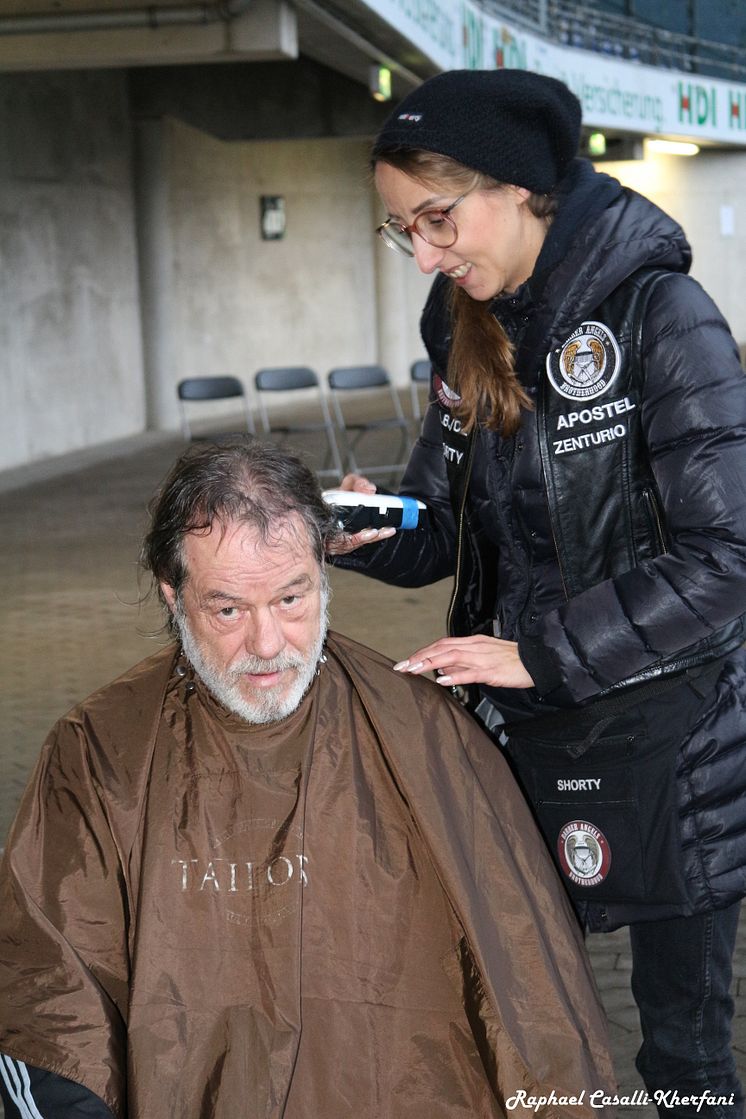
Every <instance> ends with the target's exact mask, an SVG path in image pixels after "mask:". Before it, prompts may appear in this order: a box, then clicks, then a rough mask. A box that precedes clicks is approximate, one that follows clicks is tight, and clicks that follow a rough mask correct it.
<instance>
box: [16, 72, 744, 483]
mask: <svg viewBox="0 0 746 1119" xmlns="http://www.w3.org/2000/svg"><path fill="white" fill-rule="evenodd" d="M282 65H284V64H282ZM300 72H301V71H299V73H300ZM288 74H290V72H289V71H288ZM288 80H290V78H289V79H288ZM127 89H128V82H127V75H126V74H125V73H123V72H117V71H106V72H102V71H99V72H96V71H89V72H85V73H76V72H66V73H57V74H53V73H52V74H4V75H0V255H1V257H2V269H0V469H3V468H9V467H13V466H16V465H21V464H27V463H33V462H36V461H39V460H42V459H46V458H48V457H50V456H54V455H59V454H64V453H65V452H69V451H73V450H78V449H81V448H85V447H88V446H92V445H94V444H100V443H105V442H108V441H114V440H117V439H121V438H123V437H126V436H128V435H132V434H136V433H138V432H141V431H143V430H144V428H145V427H146V426H147V425H148V424H149V425H150V426H151V427H163V428H175V427H176V426H177V424H178V413H177V407H176V394H175V386H176V382H177V381H178V380H179V379H180V378H182V377H186V376H190V375H194V374H211V373H233V374H236V375H238V376H240V377H241V378H242V379H243V380H244V381H245V382H246V383H247V384H250V383H251V379H252V376H253V373H254V372H255V371H256V370H257V369H258V368H260V367H262V366H268V365H288V364H304V365H311V366H312V367H314V368H315V369H316V370H317V371H318V372H319V374H320V375H321V376H322V377H324V376H325V374H326V372H327V370H328V369H329V368H331V367H332V366H335V365H344V364H357V363H362V362H374V361H380V362H382V363H383V364H385V365H386V366H387V367H388V368H389V369H390V371H391V373H392V374H393V376H394V378H395V379H396V380H397V381H398V383H399V384H400V385H404V384H405V383H406V382H407V377H408V366H409V364H410V363H411V362H412V361H413V360H415V359H416V358H418V357H421V356H423V348H422V344H421V342H420V339H419V333H418V319H419V313H420V310H421V307H422V305H423V303H424V300H425V298H426V295H427V291H428V288H429V285H430V279H429V278H428V277H422V276H420V275H419V273H418V272H417V269H416V266H415V265H414V263H413V262H411V261H408V260H406V259H404V258H398V257H396V256H395V254H393V253H391V252H389V251H388V250H386V249H385V248H384V247H383V246H382V245H381V244H380V242H379V241H378V239H377V238H375V237H374V235H373V228H374V226H375V225H376V224H377V223H378V222H379V221H380V220H381V219H382V216H383V215H382V208H381V206H380V203H379V202H378V201H377V200H376V198H375V193H374V191H373V189H372V187H371V185H370V182H369V175H368V168H367V153H368V142H367V140H365V139H363V138H360V137H344V136H336V137H327V138H318V137H313V136H306V137H297V138H295V139H278V140H270V139H248V140H246V139H242V140H234V141H227V140H220V139H217V138H215V137H214V136H211V135H208V134H207V133H205V132H203V131H200V130H198V129H196V128H194V127H192V126H190V125H188V124H186V123H184V122H182V121H179V120H177V119H175V118H173V117H163V116H157V117H156V118H149V119H139V118H136V115H135V114H133V112H132V102H131V101H130V100H129V99H128V94H127ZM141 93H142V91H141ZM150 94H152V90H151V91H150ZM150 94H149V95H150ZM138 108H139V110H142V96H141V98H140V102H138ZM211 111H212V112H213V113H214V112H216V110H215V106H214V105H213V108H212V110H211ZM247 111H250V109H247ZM263 111H264V116H263V117H262V120H264V122H265V124H266V121H267V119H268V118H267V110H266V106H265V109H264V110H263ZM308 127H310V125H308ZM606 169H607V170H609V171H610V172H611V173H612V174H614V173H616V174H618V175H619V177H620V178H622V179H623V180H624V181H626V182H628V183H630V185H632V186H635V187H636V188H637V189H639V190H641V191H642V192H643V193H645V194H647V195H649V196H650V197H651V198H653V199H654V200H655V201H657V202H658V203H659V204H660V205H662V206H663V208H664V209H666V210H668V211H669V212H670V213H671V214H673V216H674V217H676V218H678V219H679V220H680V221H681V222H682V224H683V225H684V228H685V229H686V231H687V233H688V235H689V237H690V239H691V241H692V244H693V247H694V260H695V263H694V269H693V272H694V275H695V276H696V277H697V278H698V279H700V280H701V282H702V283H703V284H704V286H705V287H706V289H707V290H708V291H709V292H710V293H711V294H712V296H713V297H714V299H715V300H716V302H717V303H718V304H719V305H720V307H721V308H722V310H723V312H724V313H725V315H726V317H727V318H728V319H729V321H730V323H731V327H732V329H733V332H734V334H735V336H736V339H737V341H739V342H741V343H743V342H744V341H746V306H745V305H744V303H743V300H742V296H741V286H742V285H741V277H742V276H743V272H744V267H745V266H744V261H745V260H746V154H744V153H742V152H738V153H726V152H703V153H702V154H701V155H699V156H698V157H697V158H695V159H689V160H687V159H681V158H678V159H677V158H673V157H668V158H661V157H657V158H655V159H652V160H648V161H645V162H644V163H636V164H619V165H607V166H606ZM262 194H270V195H282V196H284V198H285V203H286V211H287V233H286V236H285V239H284V240H282V241H262V240H261V237H260V229H259V199H260V196H261V195H262Z"/></svg>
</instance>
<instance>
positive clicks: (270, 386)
mask: <svg viewBox="0 0 746 1119" xmlns="http://www.w3.org/2000/svg"><path fill="white" fill-rule="evenodd" d="M318 383H319V378H318V376H317V374H316V373H314V371H313V369H309V368H308V366H307V365H288V366H280V367H278V368H276V369H260V370H259V371H258V372H257V373H255V374H254V384H255V385H256V388H257V391H258V392H289V391H291V390H292V389H310V388H313V387H314V386H316V385H318Z"/></svg>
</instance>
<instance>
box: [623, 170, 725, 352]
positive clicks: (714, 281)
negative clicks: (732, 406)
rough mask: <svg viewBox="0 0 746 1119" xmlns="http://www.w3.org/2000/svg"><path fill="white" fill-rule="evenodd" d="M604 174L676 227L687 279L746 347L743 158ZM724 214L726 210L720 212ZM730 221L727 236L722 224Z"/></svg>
mask: <svg viewBox="0 0 746 1119" xmlns="http://www.w3.org/2000/svg"><path fill="white" fill-rule="evenodd" d="M603 170H605V171H608V172H609V174H611V175H615V176H616V177H617V178H618V179H620V180H621V181H622V182H624V183H626V184H627V185H628V186H631V187H633V188H634V189H635V190H639V191H640V193H641V194H645V195H647V197H648V198H651V199H652V200H653V201H654V202H656V203H657V204H658V205H659V206H660V207H661V208H662V209H664V210H666V212H667V213H669V214H671V216H672V217H673V218H675V219H676V220H677V221H679V222H681V224H682V226H683V227H684V230H685V231H686V234H687V237H688V238H689V242H690V244H691V246H692V250H693V254H694V260H693V265H692V270H691V274H692V275H693V276H694V277H695V279H697V280H699V282H700V283H701V284H702V286H703V287H704V288H705V290H706V291H707V292H708V293H709V294H710V295H711V296H712V298H713V299H714V300H715V302H716V303H717V305H718V307H719V308H720V310H721V311H722V313H723V314H724V315H725V317H726V319H727V320H728V323H729V324H730V328H731V330H732V331H733V334H734V335H735V338H736V341H737V342H739V343H741V344H743V343H744V342H746V302H745V301H744V299H743V286H744V278H746V153H745V152H742V151H723V150H720V151H708V150H707V149H703V150H702V151H701V152H700V153H699V155H697V156H694V157H682V156H660V155H658V156H655V157H648V158H646V159H645V160H644V161H640V162H628V163H626V162H625V163H608V164H604V165H603ZM723 208H725V210H723ZM731 219H732V232H731V231H730V227H729V226H728V225H727V224H726V226H725V228H724V227H723V224H722V223H723V222H724V221H725V222H726V223H728V222H729V221H730V220H731Z"/></svg>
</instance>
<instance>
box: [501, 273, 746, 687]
mask: <svg viewBox="0 0 746 1119" xmlns="http://www.w3.org/2000/svg"><path fill="white" fill-rule="evenodd" d="M643 361H644V366H645V389H644V394H643V398H642V401H641V415H642V423H643V428H644V433H645V438H646V441H647V445H648V448H649V453H650V460H651V464H652V468H653V471H654V474H655V478H656V481H657V485H658V489H659V493H660V497H661V501H662V506H663V510H662V511H663V515H664V517H665V520H666V524H667V533H668V538H669V541H670V546H669V549H668V551H667V552H666V553H665V554H663V555H661V556H659V557H657V558H656V559H653V560H649V561H646V562H644V563H641V564H640V565H639V566H637V567H634V568H632V569H631V570H630V571H627V572H625V573H624V574H622V575H620V576H618V577H616V578H614V579H608V580H605V581H603V582H601V583H599V584H597V585H596V586H594V587H592V588H590V589H589V590H586V591H584V592H583V593H582V594H579V595H577V596H576V597H575V598H572V599H571V600H570V601H569V602H567V603H566V604H565V605H563V606H562V607H561V608H559V609H556V610H553V611H551V612H549V613H547V614H546V615H545V616H544V617H543V618H542V619H541V620H540V623H539V626H538V628H537V630H536V631H535V632H534V633H532V634H531V636H530V637H524V638H522V639H521V641H520V642H519V644H520V652H521V656H522V659H523V661H524V663H525V664H526V666H527V668H528V669H529V671H530V672H531V674H532V676H533V677H534V679H535V681H536V683H537V687H538V690H539V691H540V693H543V694H545V695H546V696H548V697H549V698H551V699H552V700H556V701H557V702H560V703H567V702H571V703H576V702H579V701H582V700H585V699H588V698H591V697H592V696H594V695H596V694H598V693H599V692H600V691H603V690H605V689H607V688H609V687H610V686H612V685H613V684H616V683H619V682H621V681H624V680H625V679H626V678H628V677H630V676H632V675H634V674H635V673H638V672H640V671H643V670H645V669H648V668H651V667H653V666H655V665H656V664H657V663H659V662H661V661H663V660H665V659H666V658H669V657H672V656H675V655H678V654H680V653H683V652H685V651H686V650H687V649H688V648H690V647H691V646H693V645H695V644H696V643H697V642H699V641H701V640H702V639H704V638H707V637H710V636H712V635H713V634H715V633H716V632H717V631H718V630H719V629H721V628H722V627H723V626H725V625H727V624H728V623H730V622H732V621H734V620H736V619H738V618H739V617H740V616H741V615H743V614H744V613H746V376H745V375H744V372H743V370H742V368H741V366H740V362H739V357H738V351H737V348H736V345H735V342H734V340H733V338H732V336H731V334H730V332H729V330H728V327H727V325H726V323H725V321H724V319H723V317H722V315H721V314H720V313H719V311H718V310H717V308H716V307H715V305H714V303H713V302H712V300H711V299H710V298H709V297H708V296H707V295H706V294H705V292H704V291H703V290H702V288H701V287H700V286H699V285H698V284H697V283H696V281H694V280H692V279H690V278H689V277H687V276H683V275H676V274H672V275H671V276H670V277H668V278H667V279H666V280H665V281H664V282H663V283H661V284H659V285H658V287H657V289H656V291H655V292H654V293H653V295H652V296H651V299H650V302H649V304H648V309H647V315H646V319H645V322H644V324H643Z"/></svg>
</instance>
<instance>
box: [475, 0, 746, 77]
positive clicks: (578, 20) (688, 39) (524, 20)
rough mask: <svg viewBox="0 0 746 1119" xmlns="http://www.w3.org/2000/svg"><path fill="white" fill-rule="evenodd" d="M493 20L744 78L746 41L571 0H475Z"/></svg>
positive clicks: (571, 42)
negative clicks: (706, 35)
mask: <svg viewBox="0 0 746 1119" xmlns="http://www.w3.org/2000/svg"><path fill="white" fill-rule="evenodd" d="M475 2H476V3H477V5H478V6H479V7H480V8H482V9H483V10H484V11H485V12H486V13H487V14H488V15H490V16H492V17H493V18H498V19H499V18H500V17H502V18H503V19H508V20H510V22H511V23H516V24H519V25H520V26H522V27H525V28H526V30H528V31H533V32H535V33H536V34H538V35H542V36H543V37H544V38H547V39H550V40H551V41H552V42H556V43H562V44H564V45H566V46H568V47H579V48H580V49H581V50H590V51H594V52H595V53H597V54H605V55H609V56H610V57H613V58H620V59H627V60H628V61H632V62H644V63H646V64H648V65H650V66H658V67H663V68H667V69H672V70H683V71H685V72H689V73H692V74H709V75H711V76H712V77H717V78H725V79H731V80H735V81H744V80H746V58H745V50H744V48H745V47H746V43H742V44H740V45H736V44H733V43H718V42H714V41H712V40H708V39H698V38H695V37H694V36H692V35H683V34H681V33H680V32H676V31H667V30H666V29H665V28H662V27H654V26H653V25H652V24H649V23H642V22H641V21H640V20H638V19H634V18H633V17H631V16H622V15H616V14H615V13H613V12H606V11H602V10H601V9H599V8H594V7H592V6H591V5H589V4H584V3H574V2H572V0H475Z"/></svg>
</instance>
